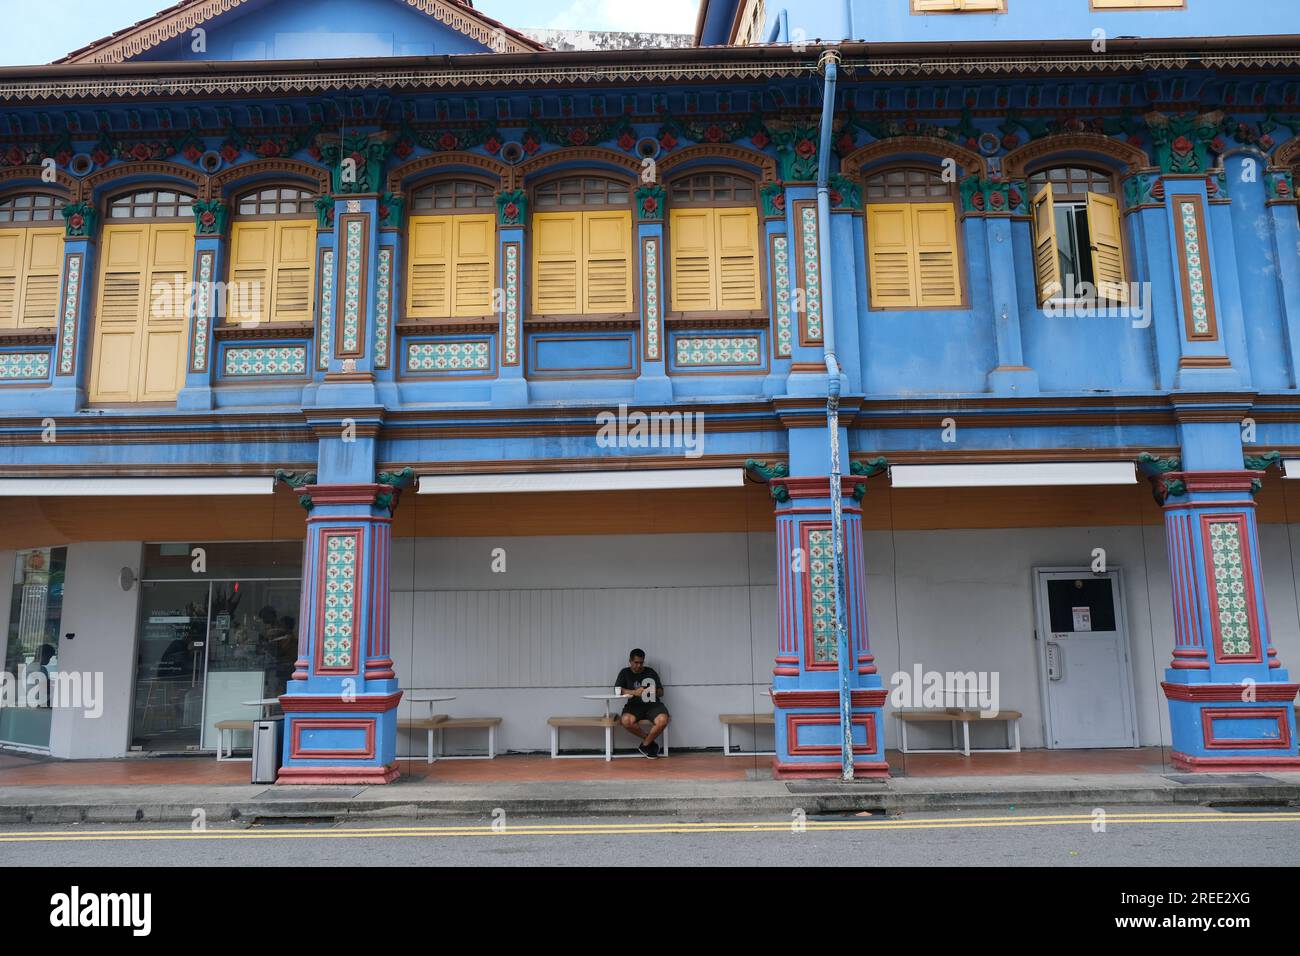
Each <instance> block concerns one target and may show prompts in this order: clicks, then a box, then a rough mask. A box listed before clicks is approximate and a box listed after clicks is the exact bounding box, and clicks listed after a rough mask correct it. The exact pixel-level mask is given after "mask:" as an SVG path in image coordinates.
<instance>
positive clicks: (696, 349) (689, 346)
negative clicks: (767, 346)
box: [675, 335, 762, 368]
mask: <svg viewBox="0 0 1300 956" xmlns="http://www.w3.org/2000/svg"><path fill="white" fill-rule="evenodd" d="M675 345H676V354H677V365H678V366H679V367H687V368H691V367H695V368H698V367H700V366H708V365H760V364H762V359H761V358H760V355H759V345H760V342H759V337H758V336H757V335H732V336H712V335H710V336H690V337H686V336H682V337H680V338H678V339H676V340H675Z"/></svg>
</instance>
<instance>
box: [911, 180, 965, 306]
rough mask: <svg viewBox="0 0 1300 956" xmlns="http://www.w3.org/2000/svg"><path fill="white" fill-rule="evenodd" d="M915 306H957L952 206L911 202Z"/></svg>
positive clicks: (958, 291)
mask: <svg viewBox="0 0 1300 956" xmlns="http://www.w3.org/2000/svg"><path fill="white" fill-rule="evenodd" d="M912 241H913V243H914V245H915V249H916V277H917V286H916V304H917V305H919V306H922V307H923V308H942V307H945V306H954V305H961V275H960V270H959V269H958V263H959V262H960V261H961V259H960V257H959V256H958V253H957V210H956V208H955V207H954V206H953V204H952V203H913V204H912Z"/></svg>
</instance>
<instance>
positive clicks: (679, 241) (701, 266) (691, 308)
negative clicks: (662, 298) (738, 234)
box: [668, 209, 718, 312]
mask: <svg viewBox="0 0 1300 956" xmlns="http://www.w3.org/2000/svg"><path fill="white" fill-rule="evenodd" d="M713 234H714V228H713V210H711V209H672V210H670V211H669V213H668V237H669V239H670V240H671V245H672V267H671V269H672V276H671V279H672V289H673V295H672V308H673V311H674V312H713V311H715V310H716V309H717V308H718V294H717V290H716V288H715V285H714V269H713V263H714V258H715V256H714V247H713Z"/></svg>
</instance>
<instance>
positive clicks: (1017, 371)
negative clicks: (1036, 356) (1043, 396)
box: [989, 366, 1038, 395]
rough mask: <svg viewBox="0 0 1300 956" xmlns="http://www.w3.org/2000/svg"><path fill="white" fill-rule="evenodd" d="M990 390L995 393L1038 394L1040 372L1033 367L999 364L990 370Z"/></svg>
mask: <svg viewBox="0 0 1300 956" xmlns="http://www.w3.org/2000/svg"><path fill="white" fill-rule="evenodd" d="M989 391H991V392H993V393H994V394H995V395H1037V394H1038V373H1037V372H1035V371H1034V370H1033V369H1031V368H1024V367H1011V366H999V367H998V368H995V369H994V370H993V371H991V372H989Z"/></svg>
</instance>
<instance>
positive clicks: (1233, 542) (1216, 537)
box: [1210, 521, 1251, 657]
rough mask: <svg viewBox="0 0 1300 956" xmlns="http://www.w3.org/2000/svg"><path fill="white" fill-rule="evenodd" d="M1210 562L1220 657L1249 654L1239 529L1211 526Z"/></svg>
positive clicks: (1228, 524)
mask: <svg viewBox="0 0 1300 956" xmlns="http://www.w3.org/2000/svg"><path fill="white" fill-rule="evenodd" d="M1210 561H1211V564H1212V566H1213V571H1214V594H1215V600H1216V603H1217V605H1218V606H1217V607H1216V608H1215V609H1214V612H1215V614H1216V615H1218V618H1219V647H1220V655H1221V656H1223V657H1228V656H1232V655H1241V654H1249V653H1250V652H1251V634H1250V614H1249V613H1248V610H1247V601H1248V600H1249V598H1250V596H1249V595H1248V594H1247V593H1246V574H1245V568H1244V563H1243V558H1242V553H1241V530H1240V527H1239V526H1238V525H1237V523H1236V522H1230V521H1217V522H1212V523H1211V524H1210Z"/></svg>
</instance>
